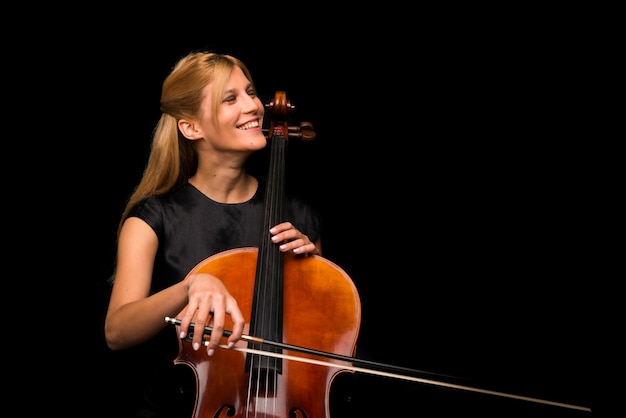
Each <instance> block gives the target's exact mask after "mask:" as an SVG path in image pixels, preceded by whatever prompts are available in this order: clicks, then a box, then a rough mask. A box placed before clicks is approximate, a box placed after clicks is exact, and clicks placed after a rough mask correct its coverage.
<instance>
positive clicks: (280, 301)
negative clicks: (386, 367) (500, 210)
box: [174, 91, 361, 418]
mask: <svg viewBox="0 0 626 418" xmlns="http://www.w3.org/2000/svg"><path fill="white" fill-rule="evenodd" d="M265 107H266V109H267V110H268V111H270V112H271V114H272V120H271V123H270V127H269V130H268V140H269V147H270V152H269V154H270V156H269V166H268V177H267V188H266V194H265V201H264V203H265V209H264V210H265V212H264V220H263V228H262V231H263V233H264V235H263V236H262V237H261V240H260V244H259V247H258V248H257V247H245V248H237V249H232V250H227V251H224V252H221V253H218V254H215V255H213V256H210V257H208V258H206V259H205V260H203V261H201V262H200V263H198V264H197V265H196V266H195V267H194V268H193V269H192V270H191V271H190V272H189V273H188V274H189V275H191V274H195V273H210V274H213V275H215V276H217V277H220V279H221V280H222V281H223V282H224V283H225V284H226V286H227V287H228V289H229V291H230V292H231V294H232V295H233V296H234V297H235V298H236V299H237V301H238V302H239V305H240V308H241V310H242V312H243V313H244V316H245V317H246V326H245V329H244V333H246V334H252V335H255V336H257V337H258V338H260V339H262V340H267V341H282V342H284V343H285V344H288V345H293V346H297V347H308V348H310V349H311V350H315V351H320V352H331V353H336V354H337V355H344V356H346V357H349V356H351V355H353V354H354V351H355V347H356V340H357V336H358V331H359V326H360V320H361V305H360V299H359V295H358V292H357V290H356V287H355V285H354V283H353V281H352V280H351V279H350V277H349V276H348V275H347V273H346V272H345V271H344V270H343V269H341V268H340V267H339V266H337V265H336V264H334V263H333V262H331V261H329V260H327V259H325V258H323V257H321V256H318V255H311V254H308V255H295V254H292V253H281V252H280V251H279V249H278V246H277V245H275V244H274V243H272V242H271V241H270V235H269V232H267V231H269V229H270V228H271V227H272V226H274V225H276V224H278V223H280V222H283V221H284V220H283V219H282V208H283V195H284V191H285V190H284V189H285V154H286V148H287V141H288V139H289V137H299V138H302V139H305V140H310V139H313V138H314V137H315V133H314V131H313V129H312V125H311V124H308V123H303V124H301V125H300V126H299V127H297V128H292V127H289V126H288V123H287V120H288V116H289V114H290V113H291V112H292V111H293V110H294V109H295V107H294V106H292V105H291V103H290V102H289V100H287V97H286V94H285V92H282V91H278V92H276V95H275V97H274V99H273V100H272V101H271V102H270V103H269V104H267V105H265ZM227 321H228V319H227ZM230 325H232V323H229V322H227V323H226V327H228V326H230ZM198 328H199V327H198ZM190 329H191V328H190ZM227 329H228V328H227ZM197 331H198V330H196V329H194V330H192V331H191V332H190V333H189V335H188V336H187V337H186V338H185V339H182V340H180V341H179V353H178V356H177V358H176V359H175V360H174V362H175V363H176V364H185V365H188V366H190V367H191V369H192V370H193V373H194V375H195V378H196V388H197V391H196V401H195V405H194V411H193V415H192V417H193V418H209V417H212V418H217V417H293V418H298V417H301V418H307V417H308V418H312V417H328V416H330V406H329V403H330V402H329V394H330V386H331V383H332V381H333V379H334V378H335V377H336V376H337V375H338V374H339V373H341V372H346V371H350V370H348V369H343V368H342V365H348V363H347V362H346V361H343V360H341V359H339V360H332V361H333V362H334V363H333V364H332V367H328V365H319V364H314V363H308V362H302V361H294V360H289V359H288V357H290V356H291V354H292V353H290V350H288V349H284V348H280V347H279V348H276V347H273V346H270V347H269V350H268V351H266V352H267V353H268V354H269V353H278V354H280V355H279V356H275V357H271V356H268V355H265V354H264V353H263V352H261V349H263V348H264V344H263V342H258V341H260V340H257V341H256V342H255V341H248V342H246V340H245V339H242V340H240V341H239V342H238V344H236V345H235V347H234V349H233V350H217V351H216V352H215V354H214V355H213V356H210V357H209V356H208V354H207V353H206V351H205V350H198V351H195V350H193V349H192V347H191V342H190V341H191V338H192V337H193V332H197ZM246 346H247V349H246ZM238 348H239V349H246V351H240V350H237V349H238ZM248 349H249V350H248ZM258 352H260V354H259V353H258ZM304 356H305V357H307V356H309V357H315V356H314V355H311V354H304Z"/></svg>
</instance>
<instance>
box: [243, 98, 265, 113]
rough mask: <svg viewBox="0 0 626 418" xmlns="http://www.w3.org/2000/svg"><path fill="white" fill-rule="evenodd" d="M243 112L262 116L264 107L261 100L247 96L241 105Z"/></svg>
mask: <svg viewBox="0 0 626 418" xmlns="http://www.w3.org/2000/svg"><path fill="white" fill-rule="evenodd" d="M243 110H244V112H245V113H257V114H259V115H263V111H264V107H263V103H261V99H259V98H258V96H254V97H252V96H247V99H246V101H245V103H244V105H243Z"/></svg>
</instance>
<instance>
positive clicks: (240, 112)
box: [197, 67, 267, 151]
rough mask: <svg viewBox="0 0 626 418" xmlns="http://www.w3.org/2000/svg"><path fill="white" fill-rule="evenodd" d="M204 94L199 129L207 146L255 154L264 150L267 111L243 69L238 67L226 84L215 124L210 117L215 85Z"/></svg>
mask: <svg viewBox="0 0 626 418" xmlns="http://www.w3.org/2000/svg"><path fill="white" fill-rule="evenodd" d="M204 92H205V97H204V99H203V102H202V106H201V108H202V117H201V119H200V120H199V121H198V125H197V127H198V128H199V132H200V134H201V137H202V138H204V139H205V140H206V141H205V142H206V144H207V146H210V147H212V148H213V150H221V151H245V150H249V151H256V150H259V149H262V148H264V147H265V145H266V144H267V139H266V138H265V135H263V131H262V129H261V128H262V125H263V115H264V113H265V110H264V109H265V108H264V106H263V103H262V102H261V99H259V98H258V97H257V95H256V91H255V90H254V88H253V86H252V84H251V83H250V81H249V80H248V79H247V78H246V76H245V75H244V73H243V71H242V70H241V68H239V67H235V68H234V69H233V71H232V73H231V75H230V77H229V79H228V81H227V82H226V85H225V90H224V94H223V95H222V97H220V99H219V105H218V108H217V114H216V115H215V116H216V117H215V121H213V117H212V115H211V103H212V101H213V95H214V91H213V84H212V83H211V84H209V85H207V86H206V87H205V89H204ZM214 122H215V123H214Z"/></svg>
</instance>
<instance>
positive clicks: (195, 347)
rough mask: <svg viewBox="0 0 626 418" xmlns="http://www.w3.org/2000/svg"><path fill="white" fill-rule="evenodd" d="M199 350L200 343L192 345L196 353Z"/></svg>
mask: <svg viewBox="0 0 626 418" xmlns="http://www.w3.org/2000/svg"><path fill="white" fill-rule="evenodd" d="M199 348H200V343H193V349H194V350H196V351H198V349H199Z"/></svg>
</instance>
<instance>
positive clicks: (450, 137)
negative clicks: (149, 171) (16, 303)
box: [33, 7, 612, 418]
mask: <svg viewBox="0 0 626 418" xmlns="http://www.w3.org/2000/svg"><path fill="white" fill-rule="evenodd" d="M242 9H243V10H241V11H238V12H236V13H235V12H233V11H229V12H228V13H224V12H220V13H207V12H206V11H204V10H184V11H183V10H180V9H172V10H171V12H172V14H173V16H171V17H170V16H168V18H170V19H172V20H174V21H175V22H171V21H168V20H165V21H151V20H149V19H147V18H145V17H141V16H128V15H124V14H119V15H118V14H115V15H109V14H105V16H106V17H107V18H106V19H105V20H106V22H107V23H106V24H104V23H100V24H94V23H93V20H92V19H88V20H85V21H82V22H74V25H75V26H72V30H68V29H67V28H65V29H64V28H62V27H61V28H59V32H57V33H56V36H54V37H51V38H42V39H41V41H40V44H39V45H38V46H37V47H39V48H41V49H42V50H46V51H53V55H52V56H53V58H50V59H47V60H42V61H41V62H38V63H37V65H39V66H40V68H43V69H47V70H48V72H47V73H46V76H45V77H41V78H35V79H34V80H33V82H35V83H36V84H38V85H40V86H41V87H42V92H43V91H44V88H45V93H44V94H45V96H44V97H45V100H44V103H45V104H46V107H47V109H48V110H46V111H44V112H42V113H48V114H49V115H55V116H54V117H53V118H51V122H49V125H48V127H49V128H50V129H51V130H52V131H54V132H56V133H55V135H54V137H55V138H56V139H54V141H56V142H57V143H58V142H59V140H60V141H61V145H58V146H55V150H56V154H55V157H54V158H50V156H49V154H48V151H47V147H43V146H42V147H41V148H39V149H37V151H38V152H39V153H40V155H41V157H42V159H43V160H46V161H45V162H46V164H45V167H48V166H51V167H52V168H51V169H49V170H48V173H47V175H48V174H50V173H53V174H54V176H55V181H56V182H58V183H57V184H65V185H66V186H68V187H58V188H54V189H53V190H54V192H53V193H54V197H52V198H51V199H50V200H49V201H48V204H49V205H50V206H51V207H54V208H55V211H56V212H54V213H56V214H57V215H55V216H54V217H51V218H50V219H47V223H48V224H49V225H48V226H52V227H53V229H52V230H51V233H50V236H51V237H54V241H55V243H54V244H53V245H54V246H55V247H56V248H54V249H55V250H58V247H59V246H61V247H62V250H61V252H62V253H63V255H62V257H63V260H67V261H69V262H71V268H67V269H65V268H64V269H63V271H64V276H65V279H64V280H67V282H68V283H70V285H71V287H70V289H68V291H67V295H64V298H65V300H73V299H75V298H76V297H78V298H79V303H78V304H77V305H76V304H73V303H69V304H65V303H60V304H59V305H63V307H62V309H63V310H65V309H67V310H68V312H69V313H68V314H69V315H72V316H73V317H78V318H80V321H78V322H79V323H81V324H87V326H84V325H81V326H80V327H79V328H80V331H78V334H79V335H78V337H79V338H78V339H79V340H80V341H81V347H82V348H81V349H79V350H78V351H79V355H80V358H81V359H83V360H81V361H80V362H74V363H72V365H79V367H72V368H71V369H76V368H77V369H79V370H78V373H77V374H76V377H73V379H75V383H74V384H73V387H72V394H71V395H67V394H66V395H65V396H59V398H58V403H59V404H60V405H63V408H67V409H68V410H73V409H74V406H73V405H75V404H76V405H77V404H80V405H88V408H90V409H92V412H90V413H89V415H90V416H93V415H98V414H100V413H101V414H102V415H103V416H104V414H105V411H108V410H114V409H115V407H116V406H115V405H116V401H115V397H116V396H119V393H118V391H119V388H120V387H123V386H124V385H123V383H119V382H116V380H115V379H117V378H118V377H119V375H118V373H119V371H120V367H119V365H116V364H115V360H114V357H112V356H111V353H109V351H108V349H107V348H106V347H105V345H104V340H103V336H102V323H103V318H104V311H105V309H106V301H107V297H108V294H107V292H108V288H107V285H106V279H107V278H108V276H109V275H110V274H111V272H112V263H113V259H114V250H115V247H114V245H115V230H116V226H117V222H118V219H119V215H120V214H121V211H122V209H123V206H124V203H125V200H126V198H127V197H128V196H129V194H130V192H131V190H132V188H133V187H134V186H135V185H136V183H137V182H138V180H139V178H140V176H141V173H142V170H143V167H144V164H145V161H146V157H147V154H148V151H149V146H150V139H151V132H152V129H153V128H154V126H155V124H156V122H157V120H158V118H159V116H160V111H159V97H160V87H161V83H162V81H163V79H164V77H165V76H166V75H167V73H168V72H169V71H170V69H171V67H172V65H173V64H174V63H175V61H176V60H177V59H178V58H180V57H181V56H183V55H184V54H186V53H187V52H189V51H192V50H195V49H212V50H217V51H219V52H226V53H231V54H233V55H235V56H237V57H239V58H241V59H242V60H243V61H244V62H245V63H246V64H247V65H248V67H249V68H250V70H251V71H252V74H253V77H254V82H255V84H256V86H257V89H258V91H259V94H260V95H261V97H262V98H264V102H267V101H268V100H269V99H270V98H272V97H273V94H274V92H275V91H277V90H283V91H286V92H287V96H288V98H289V99H290V101H291V103H292V104H294V105H295V107H296V111H295V114H294V119H295V120H296V121H308V122H311V123H312V124H313V125H314V126H315V130H316V133H317V138H316V140H315V141H314V142H312V143H307V144H295V143H293V145H290V147H291V148H290V155H289V158H290V165H289V173H288V175H289V177H288V182H289V186H290V187H292V186H293V187H294V188H295V189H296V190H297V191H298V193H302V194H303V195H304V196H306V197H307V198H309V199H311V200H312V201H313V202H314V203H315V204H316V205H317V206H318V207H319V209H320V210H321V212H322V214H323V219H324V233H323V241H324V244H323V245H324V255H325V257H326V258H328V259H330V260H332V261H334V262H335V263H337V264H338V265H339V266H341V267H342V268H343V269H344V270H346V272H347V273H348V274H349V275H350V277H351V278H352V280H353V281H354V282H355V284H356V286H357V288H358V289H359V294H360V298H361V303H362V324H361V329H360V333H359V342H358V345H357V357H359V358H364V359H368V360H372V361H377V362H382V363H387V364H392V365H397V366H402V367H408V368H412V369H419V370H423V371H428V372H432V373H441V374H445V375H452V376H456V377H460V378H462V379H465V380H463V382H464V383H467V385H468V386H475V387H482V388H486V389H489V390H494V391H501V392H505V393H512V394H516V395H523V396H529V397H533V398H538V399H544V400H549V401H554V402H562V403H567V404H573V405H578V406H584V407H594V409H595V410H594V415H597V414H598V413H601V412H602V408H604V406H603V404H602V403H601V401H600V399H602V400H603V401H604V398H606V397H608V396H607V395H605V394H604V387H605V386H606V385H607V384H606V382H605V381H604V380H603V379H600V378H599V376H600V370H605V368H606V367H610V365H609V363H608V362H607V361H606V357H605V356H607V355H608V354H609V352H611V351H612V345H611V344H610V343H609V342H608V341H605V340H604V339H600V338H599V334H600V333H601V331H600V328H599V327H598V326H597V325H598V317H599V315H600V313H599V311H600V312H604V311H605V309H606V310H607V311H608V309H610V306H606V305H604V306H601V308H600V309H598V299H597V294H598V293H597V292H598V289H600V288H604V286H605V285H606V284H607V283H605V281H606V280H607V278H606V276H604V275H602V274H601V271H602V267H603V266H602V262H601V261H600V259H599V258H597V254H596V250H597V245H596V244H597V242H596V240H595V238H594V236H595V233H596V232H597V231H596V229H597V228H599V223H600V221H601V219H600V220H599V219H598V218H597V214H596V211H595V210H596V209H597V207H596V206H597V205H599V203H592V202H599V201H600V198H601V196H600V192H599V191H598V190H597V189H596V183H595V181H596V180H595V179H596V178H597V177H596V175H597V172H596V171H595V170H596V167H597V158H598V157H597V154H596V153H595V152H592V151H591V148H590V146H589V142H588V140H587V139H586V136H585V135H586V134H587V132H588V131H587V128H588V126H587V124H586V121H584V120H582V119H581V118H579V117H577V115H576V114H575V113H574V112H573V109H575V108H576V106H577V103H578V101H579V100H580V99H579V96H580V94H581V90H580V89H577V88H576V87H575V86H576V84H575V81H576V80H577V79H578V78H579V77H580V75H581V73H580V72H579V71H578V70H575V68H577V64H578V63H579V61H580V58H579V56H578V51H579V49H580V48H585V47H586V45H585V39H584V32H583V33H579V34H578V35H574V34H573V33H572V32H569V31H567V30H565V31H564V30H563V29H562V28H561V29H559V30H556V29H554V30H553V29H550V25H549V24H547V23H548V22H540V21H539V22H535V24H534V25H532V26H531V27H529V26H528V25H526V24H524V22H522V21H518V20H516V19H514V18H512V17H506V16H508V15H506V16H504V18H503V19H500V23H495V22H491V21H480V23H479V22H478V21H476V20H472V21H466V20H465V19H464V13H463V11H461V10H457V11H455V12H454V13H452V14H450V12H449V11H448V12H446V13H438V14H434V15H433V14H428V13H425V14H422V15H420V16H416V17H415V18H414V19H407V18H408V16H406V14H408V11H405V12H402V11H397V12H396V14H394V15H393V16H392V17H383V16H376V18H375V19H374V18H372V20H369V21H368V22H355V24H357V27H354V26H353V27H351V28H349V27H348V26H346V25H347V21H348V20H350V19H351V18H349V17H342V18H339V17H338V16H334V15H333V14H332V13H329V14H328V15H327V14H324V13H320V14H317V15H315V16H312V15H309V14H306V13H304V14H302V15H300V14H288V15H283V14H282V13H281V14H278V15H277V16H273V15H272V14H269V17H268V18H266V19H267V20H265V21H262V20H261V19H259V18H258V17H256V18H255V17H254V16H246V15H245V13H246V11H245V8H243V7H242ZM375 14H376V13H374V15H375ZM286 16H288V17H286ZM382 21H384V22H385V25H379V23H380V22H382ZM174 23H175V24H174ZM217 23H219V25H217ZM140 27H141V29H140ZM44 94H42V96H43V95H44ZM68 104H69V105H68ZM54 124H57V125H54ZM50 141H53V140H50ZM63 145H65V146H67V150H66V149H65V148H64V147H63ZM292 163H293V164H292ZM42 166H44V165H42ZM57 176H58V179H57V178H56V177H57ZM64 208H66V209H64ZM592 210H593V212H592ZM61 243H62V244H61ZM608 293H611V291H609V292H608ZM603 300H606V299H603ZM607 304H608V303H607ZM320 325H321V326H332V324H320ZM76 327H78V326H76ZM72 328H74V327H72ZM601 341H602V342H601ZM61 366H62V367H61V368H60V370H59V371H58V373H55V374H54V375H53V376H50V377H51V378H52V379H53V380H54V379H56V378H57V376H62V375H63V374H65V373H66V372H67V371H66V370H65V369H64V368H65V367H66V366H67V363H64V364H63V365H61ZM83 366H85V368H86V369H88V371H85V370H84V368H83ZM72 376H75V375H74V374H73V375H72ZM433 379H434V380H437V377H436V376H434V377H433ZM331 398H332V401H333V417H335V418H338V417H344V416H362V415H365V413H366V412H367V413H368V415H372V416H396V415H399V416H420V417H431V416H456V415H458V414H460V413H463V414H467V415H469V414H477V415H480V416H487V415H493V416H568V417H569V416H571V417H579V416H580V417H586V416H590V414H589V413H587V412H580V411H576V410H571V409H569V408H561V407H554V406H547V405H543V404H537V403H533V402H525V401H520V400H512V399H507V398H501V397H498V396H491V395H484V394H476V393H470V392H466V391H457V390H450V389H445V388H440V387H436V386H430V385H423V384H419V383H414V382H406V381H401V380H394V379H388V378H385V377H380V376H372V375H367V374H357V375H354V376H352V375H348V374H344V375H341V376H340V377H339V378H338V379H337V381H336V383H335V384H334V385H333V387H332V389H331ZM99 405H102V406H99ZM598 410H599V411H598ZM596 411H598V412H596Z"/></svg>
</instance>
